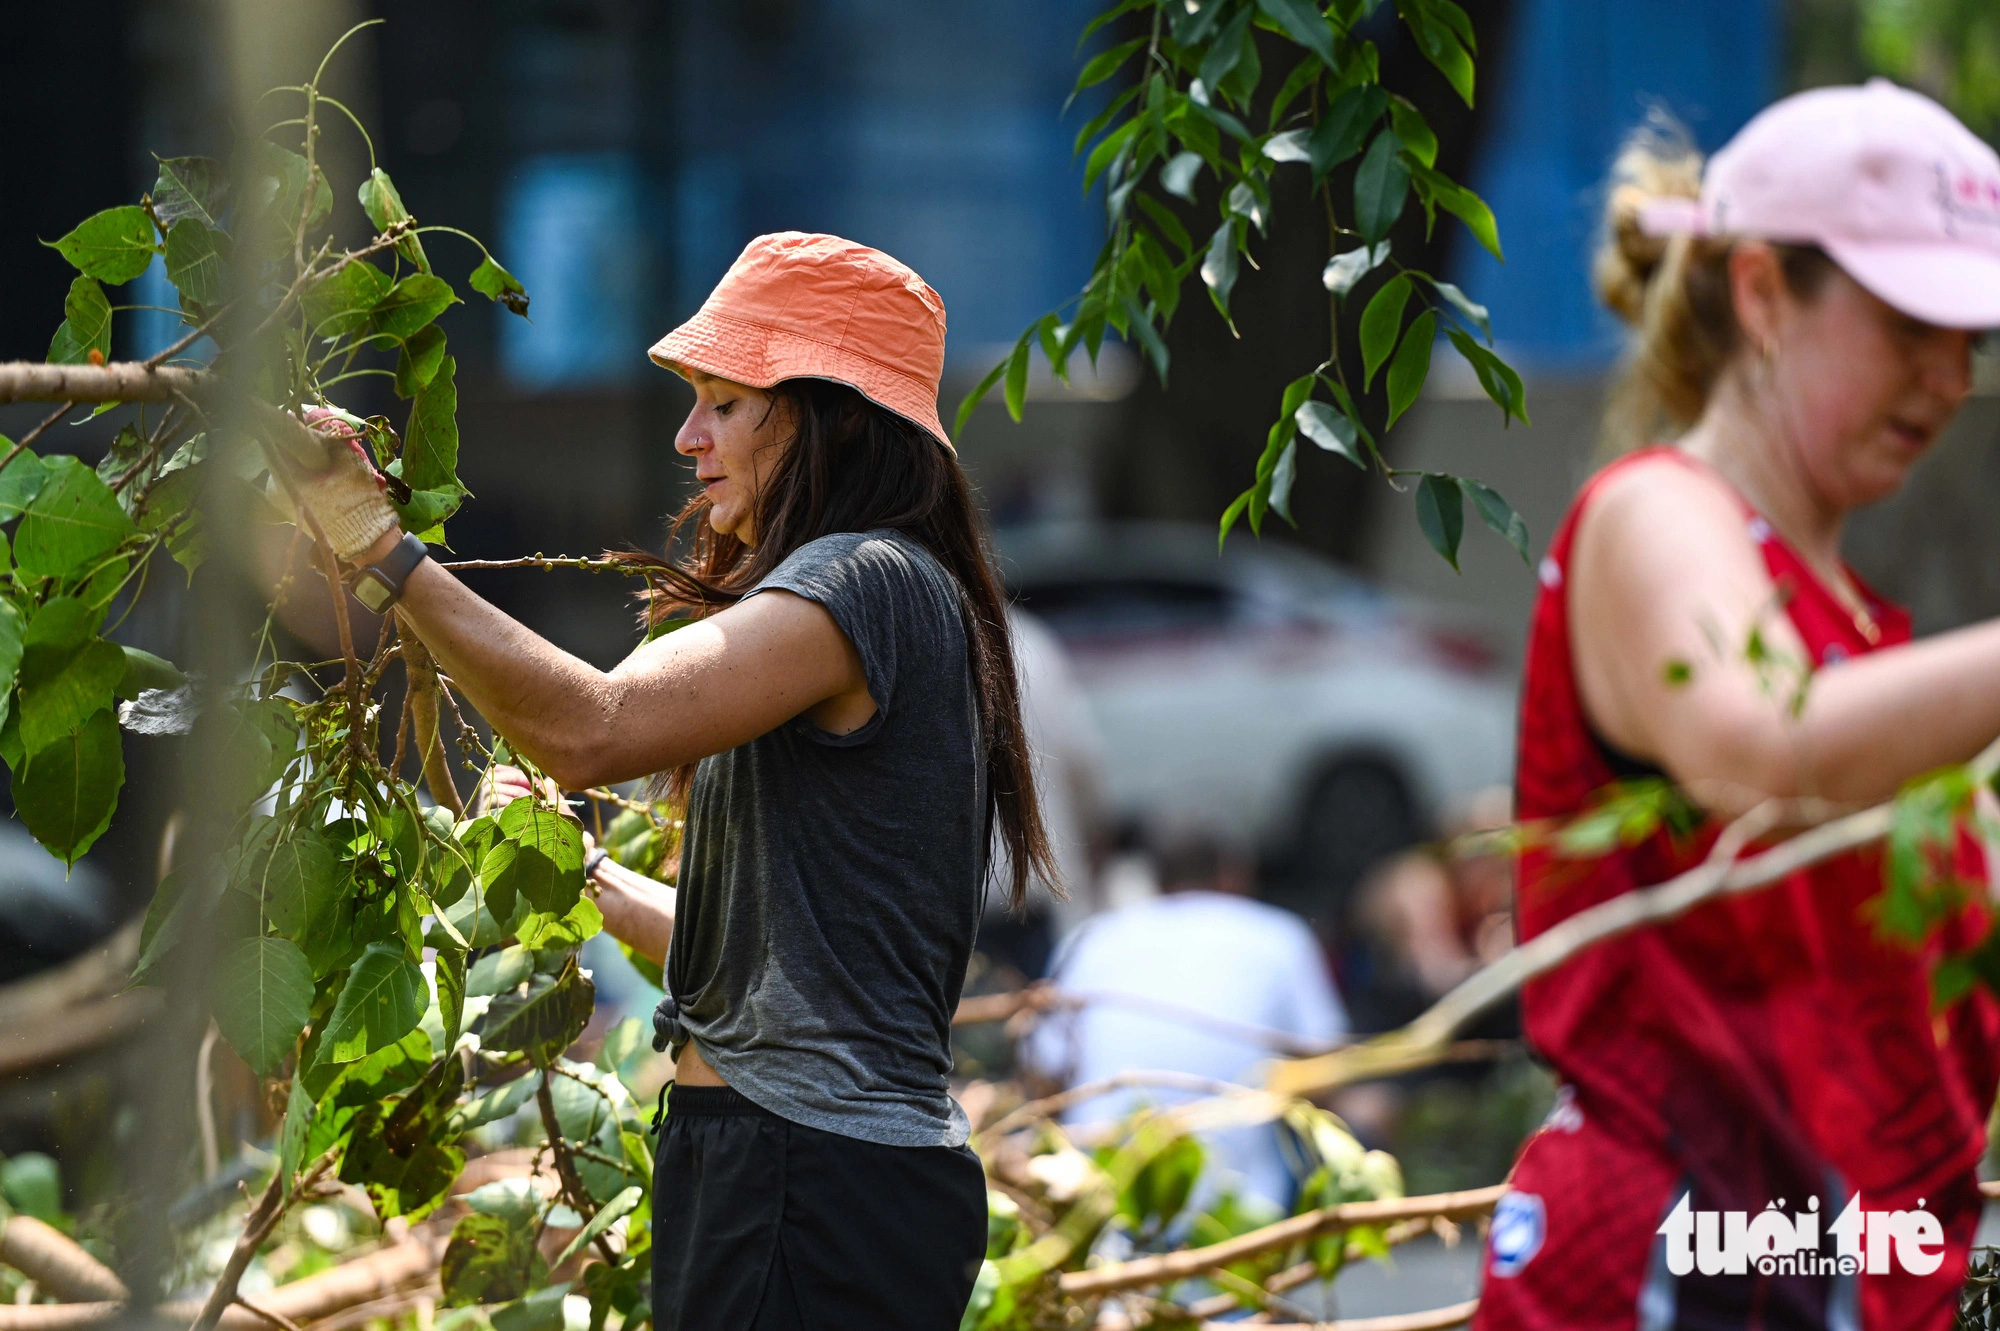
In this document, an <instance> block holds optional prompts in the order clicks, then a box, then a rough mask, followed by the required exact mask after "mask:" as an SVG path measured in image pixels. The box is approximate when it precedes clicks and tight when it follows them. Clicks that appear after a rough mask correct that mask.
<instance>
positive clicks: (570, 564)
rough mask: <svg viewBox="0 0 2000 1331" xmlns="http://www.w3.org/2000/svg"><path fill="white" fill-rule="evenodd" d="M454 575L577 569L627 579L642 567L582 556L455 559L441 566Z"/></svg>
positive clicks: (640, 573) (618, 561)
mask: <svg viewBox="0 0 2000 1331" xmlns="http://www.w3.org/2000/svg"><path fill="white" fill-rule="evenodd" d="M441 567H443V568H448V569H450V570H451V571H452V572H454V573H462V572H465V571H467V570H469V569H500V568H578V569H584V570H586V571H588V572H591V573H623V574H626V575H627V576H629V577H643V576H645V573H646V570H645V569H644V568H643V567H639V566H635V565H631V564H626V563H624V562H622V561H620V560H616V559H590V558H588V557H586V556H584V555H544V554H533V555H524V556H522V557H521V558H519V559H455V560H453V561H451V562H450V563H448V564H444V565H441Z"/></svg>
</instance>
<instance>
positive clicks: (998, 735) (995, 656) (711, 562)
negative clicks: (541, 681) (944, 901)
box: [613, 379, 1062, 910]
mask: <svg viewBox="0 0 2000 1331" xmlns="http://www.w3.org/2000/svg"><path fill="white" fill-rule="evenodd" d="M770 394H771V403H770V408H769V409H770V410H772V411H778V412H780V413H781V415H780V417H779V419H780V420H783V421H789V422H790V423H791V427H792V439H791V446H790V447H789V448H787V449H786V450H785V453H784V456H783V457H782V458H780V459H779V460H778V463H777V465H776V466H775V467H774V468H773V469H772V471H771V475H770V478H769V480H768V481H767V482H766V483H765V485H764V488H763V490H762V492H761V493H759V494H758V496H757V506H756V516H755V525H756V532H757V544H756V545H755V546H748V545H745V544H744V543H743V542H742V541H739V540H738V539H736V537H734V536H731V535H727V534H725V533H723V532H718V531H716V530H715V528H713V527H711V526H710V525H709V521H708V508H709V504H708V499H707V497H706V496H703V495H698V496H696V497H695V498H694V499H691V500H689V501H688V503H687V505H686V507H684V508H682V509H681V511H680V513H679V514H678V515H676V517H675V518H674V523H673V527H672V530H671V531H670V532H669V534H668V537H667V549H668V551H669V552H674V551H679V552H681V557H680V558H679V559H678V560H675V559H662V558H659V557H658V556H655V555H652V554H647V553H644V552H641V551H626V552H620V553H616V554H614V555H613V557H614V558H618V559H620V560H622V561H623V562H625V563H627V564H630V565H632V566H634V567H636V568H639V569H641V570H643V571H644V572H645V574H646V577H647V581H648V590H647V591H646V592H645V593H642V596H643V597H644V599H645V602H646V608H645V610H644V612H643V614H642V619H643V620H644V621H645V623H646V624H647V625H648V626H657V625H658V624H659V623H661V622H662V621H663V620H665V619H669V618H673V617H677V616H680V617H685V616H695V617H699V616H702V615H706V614H712V613H713V612H714V611H716V610H719V609H721V608H723V607H724V606H729V605H734V604H735V603H736V602H738V601H740V600H742V599H743V596H744V594H745V593H746V592H748V591H749V590H750V589H751V588H752V587H754V586H756V585H757V583H758V582H759V581H761V580H762V579H763V578H764V577H765V576H766V575H767V574H769V573H770V572H771V571H772V570H773V569H775V568H776V567H777V566H778V565H779V564H781V563H783V562H784V560H785V558H786V557H787V556H788V555H790V554H791V553H792V552H793V551H794V550H797V549H798V548H799V547H800V546H802V545H805V544H806V543H808V542H810V541H814V540H817V539H818V538H820V537H822V536H826V535H828V534H830V533H833V532H859V531H872V530H874V529H876V528H878V527H887V528H892V529H894V530H896V531H900V532H902V533H903V534H904V535H905V536H907V537H909V538H910V539H911V540H912V541H915V542H916V543H917V544H918V545H921V546H922V547H923V548H924V549H926V550H928V551H929V552H930V553H931V555H932V556H933V557H934V558H935V559H936V560H937V561H938V563H940V564H942V565H943V566H944V568H945V570H946V571H947V572H948V573H950V574H951V575H952V578H953V579H954V580H955V581H956V582H957V583H958V588H959V617H960V621H961V622H962V623H963V625H964V627H965V641H966V649H967V651H966V655H967V658H968V661H969V664H970V666H971V669H972V682H973V693H974V695H975V697H976V698H977V700H978V704H979V723H980V733H981V737H982V740H983V742H984V744H985V749H986V790H987V806H986V836H987V839H988V842H989V844H990V842H991V839H992V833H993V831H994V830H995V829H996V827H997V830H998V832H999V834H1000V838H1001V840H1002V841H1004V842H1005V844H1006V848H1007V851H1008V854H1007V855H1006V856H1005V859H1006V861H1007V863H1008V865H1009V866H1010V868H1011V878H1012V881H1011V882H1010V883H1008V884H1006V890H1007V902H1008V905H1009V906H1010V907H1011V908H1013V909H1016V910H1018V909H1020V908H1021V906H1022V905H1023V903H1025V901H1026V900H1027V894H1028V880H1029V877H1030V875H1031V874H1033V875H1035V876H1039V877H1040V878H1041V879H1042V880H1043V881H1044V882H1046V883H1048V884H1049V885H1050V886H1051V887H1052V888H1053V889H1054V890H1056V891H1057V892H1058V893H1060V892H1061V890H1062V889H1061V885H1060V883H1059V881H1058V874H1057V869H1056V864H1055V856H1054V854H1053V852H1052V851H1051V850H1050V847H1049V839H1048V831H1047V829H1046V827H1045V826H1044V825H1043V822H1042V809H1041V802H1040V800H1039V799H1037V798H1036V794H1035V774H1034V764H1033V759H1032V756H1031V754H1030V752H1029V748H1028V737H1027V731H1026V728H1025V727H1024V726H1023V724H1022V721H1021V688H1020V681H1019V678H1018V676H1017V675H1016V673H1015V669H1014V648H1013V642H1012V640H1011V638H1010V636H1009V634H1008V631H1007V603H1006V598H1005V597H1004V596H1003V595H1002V594H1001V591H1000V580H999V578H998V577H996V576H995V574H994V571H993V560H992V557H991V555H990V554H989V552H988V550H987V548H986V543H985V541H984V540H983V538H982V536H981V534H980V528H979V522H978V518H977V516H976V514H975V512H974V508H973V500H972V487H971V486H970V484H969V483H968V482H967V481H966V478H965V473H964V471H963V470H961V469H960V467H959V465H958V462H957V460H956V459H955V458H953V457H952V456H951V455H950V454H949V453H948V452H946V450H945V449H944V448H943V447H942V446H941V445H940V444H939V443H938V441H937V440H935V439H933V438H931V436H930V435H929V433H927V432H926V431H925V430H923V429H922V428H921V427H919V426H917V425H916V424H914V423H912V422H911V421H908V420H906V419H904V418H903V417H901V416H898V415H896V414H895V413H894V412H892V411H890V410H888V409H887V408H885V407H880V406H877V405H876V404H875V403H873V402H871V401H869V400H868V399H867V398H865V397H863V396H862V395H861V394H860V393H858V392H856V391H855V390H854V389H852V388H850V387H848V386H847V385H846V384H840V383H834V382H833V381H831V380H826V379H787V380H784V381H783V382H781V383H779V384H777V385H776V386H775V387H773V388H772V389H771V390H770ZM694 770H695V769H694V764H692V763H690V764H687V765H686V766H683V767H680V768H677V769H675V770H674V771H672V772H670V773H666V774H664V775H665V778H666V779H665V791H666V794H667V797H668V798H669V799H671V800H674V801H675V802H677V803H684V802H685V801H686V799H687V794H688V789H689V787H690V786H691V785H692V784H693V781H694Z"/></svg>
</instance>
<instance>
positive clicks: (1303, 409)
mask: <svg viewBox="0 0 2000 1331" xmlns="http://www.w3.org/2000/svg"><path fill="white" fill-rule="evenodd" d="M1293 419H1295V420H1296V421H1297V422H1298V426H1299V433H1301V434H1303V435H1305V437H1306V438H1308V439H1310V440H1312V441H1313V442H1314V443H1315V444H1318V445H1319V446H1320V447H1321V448H1323V449H1325V450H1326V451H1327V452H1329V453H1338V454H1339V455H1340V456H1341V457H1344V458H1346V459H1347V460H1348V461H1349V462H1352V463H1353V464H1354V465H1355V466H1357V467H1360V468H1361V469H1362V470H1364V471H1365V470H1367V468H1368V463H1367V462H1366V461H1365V460H1363V458H1362V456H1361V448H1360V440H1359V439H1358V437H1357V436H1356V434H1355V430H1354V422H1353V421H1351V420H1349V419H1348V418H1347V417H1346V416H1343V415H1342V414H1341V413H1340V411H1339V410H1338V409H1337V408H1335V407H1332V406H1329V405H1328V404H1327V403H1324V402H1305V403H1301V404H1300V406H1299V409H1298V411H1297V412H1296V413H1295V414H1294V417H1293Z"/></svg>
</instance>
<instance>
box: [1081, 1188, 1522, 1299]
mask: <svg viewBox="0 0 2000 1331" xmlns="http://www.w3.org/2000/svg"><path fill="white" fill-rule="evenodd" d="M1506 1191H1507V1185H1506V1184H1504V1183H1496V1184H1494V1185H1493V1186H1492V1187H1490V1188H1473V1189H1470V1190H1468V1191H1465V1192H1441V1193H1435V1194H1432V1195H1431V1196H1427V1197H1396V1198H1392V1199H1389V1200H1386V1201H1376V1202H1343V1203H1341V1204H1340V1205H1339V1206H1323V1207H1321V1208H1320V1209H1318V1210H1316V1211H1307V1212H1306V1213H1305V1214H1303V1215H1295V1216H1293V1217H1291V1218H1290V1219H1288V1220H1280V1221H1278V1222H1277V1223H1276V1224H1274V1225H1266V1226H1264V1227H1263V1228H1262V1229H1253V1230H1251V1231H1250V1232H1249V1233H1248V1234H1239V1235H1237V1236H1236V1237H1235V1238H1233V1239H1224V1240H1223V1241H1222V1242H1221V1243H1211V1244H1209V1245H1208V1246H1207V1247H1205V1248H1186V1249H1183V1250H1181V1251H1180V1252H1165V1253H1160V1254H1157V1255H1156V1256H1152V1257H1139V1258H1135V1259H1133V1260H1132V1261H1129V1262H1116V1263H1113V1264H1112V1265H1110V1266H1099V1267H1094V1268H1092V1269H1091V1270H1088V1271H1067V1272H1064V1274H1063V1276H1062V1279H1061V1289H1062V1292H1063V1294H1064V1295H1066V1296H1068V1297H1070V1298H1088V1297H1094V1296H1098V1295H1104V1294H1115V1293H1117V1292H1118V1291H1120V1290H1126V1289H1144V1288H1146V1287H1148V1286H1152V1285H1168V1284H1172V1283H1173V1282H1174V1281H1176V1280H1186V1279H1188V1278H1189V1277H1190V1276H1198V1275H1201V1274H1202V1273H1204V1272H1207V1271H1212V1270H1215V1269H1216V1268H1218V1267H1223V1266H1228V1265H1229V1264H1230V1263H1232V1262H1241V1261H1246V1260H1248V1259H1249V1258H1252V1257H1259V1256H1262V1255H1263V1254H1264V1253H1267V1252H1274V1251H1277V1250H1279V1249H1283V1248H1289V1247H1291V1246H1292V1245H1293V1244H1295V1243H1303V1242H1305V1241H1306V1240H1307V1239H1310V1238H1314V1237H1317V1236H1318V1235H1321V1234H1331V1233H1335V1232H1338V1231H1341V1230H1348V1229H1356V1228H1359V1227H1360V1226H1362V1225H1387V1224H1394V1223H1396V1222H1398V1221H1403V1220H1431V1219H1436V1218H1438V1217H1443V1218H1444V1219H1447V1220H1466V1219H1471V1218H1472V1217H1475V1216H1482V1215H1485V1214H1486V1213H1487V1212H1489V1211H1491V1210H1492V1209H1493V1207H1494V1204H1495V1203H1496V1202H1498V1201H1499V1200H1500V1196H1501V1194H1502V1193H1504V1192H1506ZM1468 1315H1469V1314H1468ZM1441 1325H1446V1326H1449V1325H1452V1323H1449V1322H1447V1323H1442V1324H1441Z"/></svg>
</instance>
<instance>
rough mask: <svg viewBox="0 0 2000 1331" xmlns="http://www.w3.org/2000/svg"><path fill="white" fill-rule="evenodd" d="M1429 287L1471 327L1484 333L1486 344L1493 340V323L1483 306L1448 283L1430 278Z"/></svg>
mask: <svg viewBox="0 0 2000 1331" xmlns="http://www.w3.org/2000/svg"><path fill="white" fill-rule="evenodd" d="M1431 286H1432V287H1434V288H1436V290H1437V293H1438V295H1440V296H1443V297H1444V298H1445V300H1447V301H1448V302H1450V304H1451V307H1452V308H1453V309H1455V310H1457V311H1458V312H1459V313H1460V314H1462V315H1464V316H1465V317H1466V319H1467V320H1468V321H1470V322H1471V324H1472V326H1473V327H1475V328H1477V329H1478V330H1479V331H1480V332H1482V333H1484V334H1485V335H1486V340H1487V341H1488V342H1491V341H1492V340H1493V321H1492V318H1491V316H1490V315H1489V313H1488V311H1487V309H1486V307H1485V306H1484V305H1481V304H1479V303H1478V302H1477V301H1475V300H1473V299H1472V297H1470V296H1468V295H1466V294H1465V293H1464V292H1463V291H1460V290H1459V289H1458V288H1457V287H1455V286H1453V285H1452V284H1451V283H1449V282H1440V281H1438V280H1436V279H1435V278H1432V279H1431Z"/></svg>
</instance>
